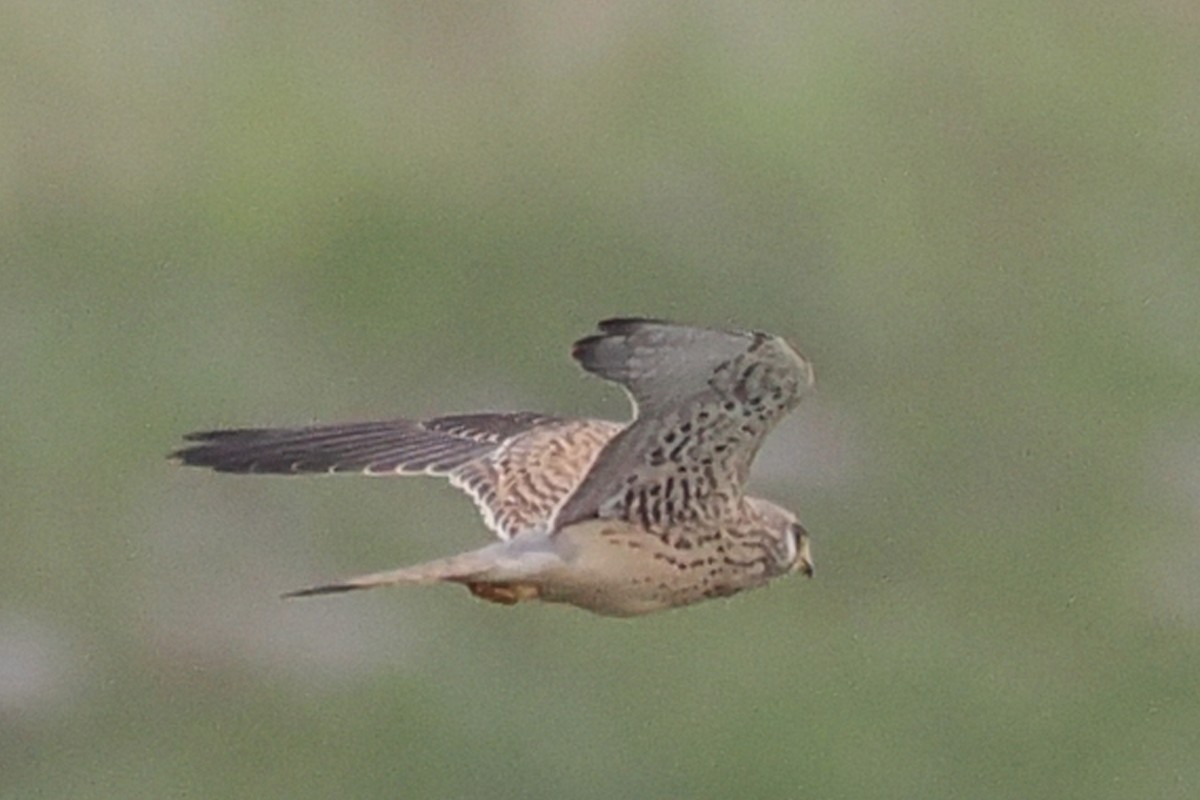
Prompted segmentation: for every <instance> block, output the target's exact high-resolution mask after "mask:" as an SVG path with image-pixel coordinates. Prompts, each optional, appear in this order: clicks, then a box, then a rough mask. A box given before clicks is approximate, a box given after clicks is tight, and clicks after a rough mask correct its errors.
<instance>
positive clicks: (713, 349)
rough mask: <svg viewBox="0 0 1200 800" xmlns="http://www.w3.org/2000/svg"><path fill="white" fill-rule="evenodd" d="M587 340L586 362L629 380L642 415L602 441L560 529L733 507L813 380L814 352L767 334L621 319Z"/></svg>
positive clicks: (679, 518) (706, 515) (559, 518)
mask: <svg viewBox="0 0 1200 800" xmlns="http://www.w3.org/2000/svg"><path fill="white" fill-rule="evenodd" d="M600 331H601V332H600V333H599V334H596V335H593V336H588V337H586V338H584V339H581V340H579V341H578V342H577V343H576V344H575V347H574V348H573V350H572V354H573V355H574V356H575V358H577V359H578V360H579V362H580V364H581V365H582V366H583V368H584V369H586V370H587V371H589V372H592V373H595V374H597V375H599V376H601V377H603V378H605V379H607V380H611V381H614V382H616V383H619V384H621V385H622V386H624V387H625V389H626V390H627V391H628V393H629V395H630V397H631V398H632V400H633V402H634V406H635V409H634V410H635V417H634V420H633V421H632V422H631V423H630V424H629V426H628V427H626V428H625V429H624V430H622V431H621V432H620V433H619V434H617V435H616V436H615V437H613V439H612V440H611V441H610V442H609V443H608V444H607V445H606V446H605V448H604V449H603V450H602V451H601V453H600V454H599V456H597V458H596V461H595V463H594V464H593V465H592V468H591V470H590V471H589V472H588V474H587V476H586V477H585V478H584V480H583V482H582V483H581V484H580V486H579V488H578V489H576V490H575V491H574V492H573V493H572V494H571V496H570V497H568V498H567V499H566V501H565V502H564V503H563V505H562V507H561V508H559V510H558V512H557V513H556V515H555V518H554V521H553V528H554V529H555V530H561V529H562V528H563V527H565V526H567V525H570V524H572V523H574V522H578V521H580V520H584V519H589V518H593V517H602V518H611V517H617V518H623V519H627V520H629V521H633V522H638V523H640V524H642V525H644V526H646V527H649V528H656V527H663V526H667V525H670V524H673V523H677V522H685V521H689V520H698V519H717V518H721V517H723V516H727V515H729V514H732V513H736V509H737V507H738V505H739V504H740V502H741V498H742V486H743V483H744V482H745V480H746V477H747V474H748V472H749V469H750V464H751V462H752V461H753V460H754V456H755V454H756V453H757V452H758V449H759V447H760V446H761V445H762V442H763V440H764V439H765V437H766V436H767V434H768V433H769V432H770V431H771V429H772V428H774V427H775V425H776V424H777V423H778V422H779V420H780V419H782V418H783V416H784V415H785V414H787V412H789V411H790V410H791V409H793V408H795V406H796V405H797V404H798V403H799V401H800V398H801V396H802V394H803V393H804V391H805V390H806V389H807V388H808V387H809V386H810V385H811V384H812V381H813V373H812V368H811V366H810V365H809V363H808V361H807V360H805V359H804V357H803V356H801V355H800V353H799V352H798V351H797V350H796V349H795V348H794V347H793V346H792V345H790V344H789V343H788V342H786V341H785V340H783V339H782V338H779V337H777V336H771V335H769V334H765V333H759V332H752V331H737V330H730V331H726V330H719V329H712V328H695V327H690V326H684V325H674V324H671V323H668V322H663V321H659V320H640V319H618V320H607V321H605V322H602V323H600Z"/></svg>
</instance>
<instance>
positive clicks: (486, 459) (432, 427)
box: [171, 412, 620, 539]
mask: <svg viewBox="0 0 1200 800" xmlns="http://www.w3.org/2000/svg"><path fill="white" fill-rule="evenodd" d="M619 427H620V426H619V425H616V424H615V423H609V422H602V421H599V420H571V419H563V418H561V417H551V416H546V415H543V414H535V413H530V412H518V413H511V414H468V415H460V416H449V417H438V418H435V419H429V420H423V421H418V420H409V419H394V420H388V421H384V422H356V423H348V424H342V425H318V426H312V427H305V428H239V429H233V430H218V431H205V432H200V433H191V434H188V435H187V436H186V437H185V438H186V439H188V440H189V441H190V442H192V444H190V445H188V446H186V447H184V448H181V449H180V450H177V451H175V452H174V453H172V454H171V457H172V458H174V459H176V460H177V461H179V462H180V463H182V464H185V465H188V466H195V467H209V468H211V469H214V470H217V471H218V472H236V473H259V474H282V475H297V474H306V473H308V474H311V473H358V474H364V475H440V476H445V477H447V478H449V479H450V483H451V484H452V485H454V486H456V487H458V488H460V489H462V490H463V491H465V492H467V494H469V495H470V496H471V498H472V499H473V500H474V501H475V504H476V506H477V507H478V508H479V511H480V513H481V514H482V515H483V518H484V521H485V522H486V523H487V524H488V526H489V527H490V528H492V530H493V531H495V532H496V534H497V535H498V536H500V537H501V538H504V539H508V538H511V537H513V536H516V535H517V534H519V533H521V532H523V531H525V530H527V529H529V528H532V527H536V526H538V525H545V524H546V523H547V522H548V521H549V518H550V516H551V514H552V513H553V511H554V509H555V508H556V507H557V506H558V504H559V503H560V502H561V501H562V499H563V498H564V497H565V496H566V495H567V494H568V493H569V492H570V491H571V490H572V489H573V488H574V487H575V486H576V485H578V483H579V481H580V480H581V479H582V477H583V474H584V472H585V471H586V469H587V467H588V466H589V465H590V464H591V462H592V460H593V459H594V458H595V456H596V454H597V453H598V452H599V451H600V448H601V447H602V446H603V445H604V443H605V442H607V441H608V439H609V438H610V437H611V436H612V435H613V433H615V432H616V431H617V430H618V429H619ZM556 442H558V443H560V450H559V451H554V447H555V443H556ZM562 443H566V444H565V445H564V444H562ZM568 445H569V446H568ZM556 456H557V457H556Z"/></svg>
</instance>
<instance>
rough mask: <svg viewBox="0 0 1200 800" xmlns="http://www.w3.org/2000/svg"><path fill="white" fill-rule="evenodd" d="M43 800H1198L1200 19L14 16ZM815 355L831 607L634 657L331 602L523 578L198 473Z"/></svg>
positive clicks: (11, 64)
mask: <svg viewBox="0 0 1200 800" xmlns="http://www.w3.org/2000/svg"><path fill="white" fill-rule="evenodd" d="M0 64H3V67H4V68H3V70H2V71H0V108H2V109H3V113H2V114H0V208H2V209H3V213H2V214H0V243H2V247H0V370H2V373H3V379H2V381H0V430H2V432H3V439H2V441H3V448H2V449H0V469H2V471H3V472H2V474H3V489H2V493H0V536H2V539H0V542H2V544H0V797H2V798H5V799H7V798H29V797H47V798H66V797H70V798H74V799H75V800H88V799H89V798H165V797H184V796H186V797H197V798H199V797H211V798H227V797H237V798H242V797H245V798H274V797H279V798H284V797H286V798H289V800H300V799H302V798H328V797H356V798H365V797H381V798H383V797H388V798H392V797H484V796H486V797H491V798H503V797H514V798H541V797H545V798H576V797H579V798H593V797H594V798H613V797H721V798H726V797H820V798H873V797H878V798H896V797H927V798H934V797H946V798H950V797H954V798H962V797H970V798H993V797H994V798H1014V797H1021V798H1056V799H1057V798H1065V797H1087V798H1132V797H1154V798H1194V797H1197V796H1200V757H1198V755H1197V754H1200V692H1198V691H1197V677H1198V675H1200V673H1198V672H1197V665H1198V664H1200V580H1198V578H1197V575H1198V574H1200V573H1198V570H1200V80H1198V79H1197V76H1198V75H1200V11H1198V10H1197V6H1195V5H1194V4H1191V3H1187V2H1171V1H1170V0H1145V1H1144V2H1132V3H1131V2H1115V0H1101V1H1100V2H1097V3H1092V4H1088V5H1081V4H1078V3H1066V2H1048V3H1001V2H983V3H951V2H946V1H945V0H942V1H941V2H935V1H930V2H919V1H918V2H913V3H901V4H881V3H856V2H849V3H847V2H824V3H793V4H788V3H776V2H762V3H744V4H733V3H730V4H716V3H703V4H674V5H667V4H633V3H628V4H623V3H569V2H559V3H553V2H552V3H465V4H460V3H444V4H443V3H433V2H428V3H378V2H365V3H359V2H351V3H299V4H254V3H243V2H238V0H227V1H226V2H216V1H215V0H208V1H207V2H204V1H203V0H202V1H201V2H192V3H158V4H155V3H150V4H147V3H118V2H111V0H110V2H97V3H90V4H66V5H64V4H61V3H39V2H33V1H32V0H18V1H17V2H11V3H8V4H7V5H6V6H5V7H4V9H3V10H0ZM613 314H626V315H627V314H651V315H656V316H667V317H673V318H678V319H681V320H686V321H693V322H707V323H736V324H741V325H746V326H753V327H761V328H764V329H767V330H771V331H775V332H779V333H783V334H785V335H787V336H789V337H791V338H792V339H794V340H796V341H798V342H800V343H801V344H802V346H803V347H804V349H805V350H806V352H807V354H808V355H809V356H810V357H811V358H812V359H813V360H814V361H815V363H816V365H817V372H818V378H819V390H818V392H817V395H816V396H815V398H814V399H813V400H812V401H811V402H809V403H808V404H806V405H805V406H804V407H802V409H801V411H800V412H799V414H798V415H797V416H796V418H795V419H794V420H792V421H790V422H789V423H788V424H787V425H785V426H784V428H783V429H781V430H780V432H779V434H778V435H777V437H776V438H775V439H774V440H773V441H772V442H771V445H770V446H769V448H768V450H767V451H766V452H765V453H764V455H763V458H762V459H761V461H760V464H759V467H758V469H757V472H756V475H755V486H756V489H757V490H758V491H759V492H761V493H763V494H766V495H768V496H771V497H773V498H774V499H776V500H778V501H780V502H784V503H786V504H788V505H791V506H794V507H798V508H800V509H801V510H802V516H803V518H804V520H805V522H806V524H807V525H808V527H809V529H810V530H811V531H812V533H813V535H814V537H815V554H816V558H817V577H816V578H815V579H814V580H812V581H809V582H805V581H802V580H799V579H796V580H791V581H787V582H782V583H780V584H778V585H775V586H774V587H772V588H771V589H769V590H765V591H761V592H757V593H753V594H750V595H747V596H744V597H739V598H736V599H734V600H732V601H729V602H714V603H709V604H707V605H702V606H699V607H696V608H692V609H688V610H685V611H681V612H675V613H670V614H665V615H661V616H658V617H652V618H647V619H642V620H635V621H613V620H605V619H601V618H596V617H592V616H589V615H586V614H584V613H582V612H577V611H574V610H570V609H561V608H554V607H536V606H532V607H518V608H513V609H507V608H501V607H497V606H491V605H485V604H482V603H479V602H477V601H474V600H473V599H471V598H470V597H469V596H468V595H467V594H466V593H465V592H462V591H457V590H454V589H453V588H434V589H427V590H415V591H400V590H397V591H391V592H383V591H380V592H377V593H372V594H366V595H359V596H346V597H336V598H326V599H321V600H314V601H307V602H290V603H283V602H281V601H279V600H278V595H279V593H280V592H282V591H284V590H287V589H293V588H296V587H298V586H301V585H304V584H305V583H307V582H309V581H311V580H315V579H321V578H330V577H335V576H338V575H341V574H344V573H347V572H354V571H359V570H368V569H376V568H383V567H387V566H389V565H394V564H400V563H405V562H411V561H415V560H418V559H422V558H427V557H432V556H434V555H438V554H445V553H450V552H454V551H457V550H460V549H464V548H467V547H470V546H474V545H476V544H478V543H480V542H481V541H483V539H484V531H483V528H482V526H481V524H480V523H479V522H478V521H477V519H476V518H475V515H474V513H473V511H472V509H471V508H470V506H469V504H468V503H467V502H466V501H465V500H463V499H462V498H461V497H459V496H458V495H457V494H456V493H455V492H453V491H452V490H451V489H449V488H448V487H446V486H443V485H439V484H436V483H432V482H422V481H388V480H383V479H380V480H374V481H368V480H365V479H364V480H353V479H348V478H347V479H307V480H304V479H296V480H290V479H270V478H260V479H251V478H235V477H228V476H217V475H212V474H205V473H199V472H196V473H191V472H186V471H183V470H179V469H175V468H172V467H171V466H170V465H169V464H167V463H166V462H165V461H164V459H163V456H164V454H165V453H166V451H167V450H169V449H170V448H171V447H172V446H173V445H174V444H175V443H176V442H177V440H178V436H179V435H180V434H181V433H182V432H184V431H188V430H193V429H197V428H208V427H215V426H221V425H235V424H293V423H300V422H306V421H310V420H317V419H320V420H338V419H347V418H358V417H370V416H387V415H394V414H411V415H421V414H428V413H435V412H448V411H468V410H474V409H482V408H523V407H529V408H535V409H542V410H550V411H558V412H566V413H581V414H584V413H586V414H597V415H622V414H624V413H625V407H624V402H623V400H622V399H621V397H620V394H619V393H618V392H616V391H615V390H613V389H612V388H611V387H607V386H604V385H602V384H601V383H600V382H599V381H596V380H594V379H590V378H586V377H582V376H581V375H580V374H579V373H578V371H577V370H576V368H575V367H574V366H573V365H572V364H571V363H570V362H569V360H568V358H567V357H566V348H567V345H568V344H569V342H570V341H571V340H572V339H573V338H574V337H576V336H579V335H581V334H584V333H587V332H588V331H589V329H590V327H591V325H592V323H593V322H594V321H595V320H597V319H599V318H601V317H604V316H609V315H613Z"/></svg>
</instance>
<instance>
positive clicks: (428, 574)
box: [283, 548, 495, 598]
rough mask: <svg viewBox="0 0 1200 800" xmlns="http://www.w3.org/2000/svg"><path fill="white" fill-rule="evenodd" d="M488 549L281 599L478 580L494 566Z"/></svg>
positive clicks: (289, 593) (380, 573)
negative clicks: (387, 587) (378, 587)
mask: <svg viewBox="0 0 1200 800" xmlns="http://www.w3.org/2000/svg"><path fill="white" fill-rule="evenodd" d="M487 549H488V548H484V549H483V550H475V551H473V552H470V553H462V554H461V555H456V556H450V557H448V558H439V559H435V560H433V561H426V562H425V563H423V564H414V565H413V566H410V567H401V568H399V569H393V570H386V571H384V572H371V573H368V574H366V575H356V576H354V577H352V578H346V579H345V580H341V581H336V582H334V583H325V584H320V585H318V586H310V587H308V588H306V589H297V590H296V591H292V592H287V593H285V594H284V595H283V597H285V598H291V597H312V596H314V595H320V594H338V593H340V592H352V591H355V590H357V589H373V588H375V587H376V586H392V585H394V584H399V583H407V584H416V585H419V584H431V583H439V582H442V581H449V582H453V583H466V582H469V581H471V580H474V579H476V578H479V577H481V576H482V575H483V574H485V573H487V572H488V570H490V569H491V568H492V567H493V566H495V562H494V560H493V559H491V558H489V557H488V556H487V555H485V553H486V551H487Z"/></svg>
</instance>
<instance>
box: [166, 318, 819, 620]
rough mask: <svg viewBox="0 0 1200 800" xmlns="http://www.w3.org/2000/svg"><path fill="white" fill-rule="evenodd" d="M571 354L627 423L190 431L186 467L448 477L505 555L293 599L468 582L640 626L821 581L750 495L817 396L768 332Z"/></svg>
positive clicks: (694, 331) (607, 341)
mask: <svg viewBox="0 0 1200 800" xmlns="http://www.w3.org/2000/svg"><path fill="white" fill-rule="evenodd" d="M599 328H600V332H599V333H597V334H595V335H592V336H588V337H585V338H583V339H580V340H579V341H578V342H576V343H575V346H574V348H573V349H572V351H571V353H572V355H573V356H574V357H575V359H576V360H578V361H579V363H580V364H581V365H582V366H583V368H584V369H585V370H587V371H588V372H592V373H595V374H596V375H599V376H600V377H602V378H604V379H606V380H610V381H614V382H616V383H619V384H621V385H622V386H623V387H624V388H625V390H626V391H627V392H628V394H629V396H630V398H631V400H632V402H633V407H634V408H633V411H634V417H633V419H632V420H631V421H630V422H629V423H627V424H620V423H616V422H608V421H605V420H597V419H570V418H565V417H555V416H548V415H544V414H536V413H530V412H518V413H493V414H468V415H463V416H451V417H438V418H436V419H429V420H424V421H414V420H407V419H396V420H388V421H385V422H360V423H350V424H345V425H327V426H316V427H305V428H243V429H236V430H218V431H208V432H203V433H192V434H188V436H187V437H186V438H187V439H188V440H190V441H191V442H193V444H191V445H188V446H186V447H184V448H183V449H181V450H179V451H177V452H175V453H174V454H173V457H174V458H176V459H178V460H179V461H180V462H182V463H183V464H187V465H191V466H200V467H211V468H212V469H215V470H218V471H220V472H239V473H276V474H296V473H313V472H317V473H336V472H357V473H363V474H367V475H441V476H445V477H447V478H449V479H450V483H451V484H453V485H454V486H457V487H458V488H460V489H462V490H464V491H465V492H467V494H469V495H470V496H471V497H472V499H473V500H474V501H475V504H476V506H478V508H479V511H480V513H482V515H483V518H484V521H485V522H486V523H487V525H488V527H490V528H491V529H492V530H493V531H495V533H496V534H497V535H498V536H499V538H500V541H499V542H497V543H494V544H492V545H489V546H487V547H484V548H481V549H479V550H473V551H470V552H466V553H462V554H460V555H455V556H450V557H448V558H442V559H437V560H435V561H429V562H426V563H424V564H417V565H415V566H411V567H403V568H401V569H397V570H392V571H389V572H377V573H373V574H370V575H361V576H358V577H354V578H349V579H347V580H344V581H339V582H337V583H330V584H325V585H321V586H315V587H313V588H310V589H302V590H300V591H297V592H292V593H291V594H290V595H289V596H302V595H314V594H326V593H330V592H343V591H349V590H352V589H365V588H368V587H372V586H382V585H386V584H393V583H435V582H439V581H448V582H452V583H461V584H464V585H465V586H466V587H467V588H468V589H470V590H471V592H472V593H473V594H475V595H476V596H478V597H482V598H484V599H486V600H491V601H494V602H498V603H506V604H511V603H516V602H518V601H520V600H530V599H537V600H544V601H548V602H553V603H570V604H572V605H575V606H579V607H581V608H585V609H588V610H589V611H594V612H597V613H600V614H609V615H614V616H633V615H636V614H646V613H649V612H651V611H659V610H662V609H667V608H673V607H676V606H684V605H688V604H690V603H695V602H698V601H700V600H703V599H705V598H709V597H724V596H727V595H731V594H734V593H736V592H740V591H743V590H745V589H752V588H755V587H758V586H762V585H764V584H766V583H767V582H768V581H770V580H772V579H773V578H776V577H779V576H781V575H785V574H787V573H790V572H796V571H799V572H803V573H804V574H806V575H811V574H812V563H813V562H812V558H811V556H810V554H809V544H808V535H807V533H806V532H805V530H804V528H803V527H802V526H801V525H800V523H799V522H798V521H797V520H796V517H795V515H794V514H792V513H791V512H789V511H787V510H786V509H783V508H781V507H779V506H777V505H775V504H774V503H771V502H769V501H767V500H762V499H759V498H756V497H747V496H746V495H744V494H743V491H742V487H743V484H744V482H745V480H746V476H747V474H748V472H749V470H750V464H751V462H752V461H753V459H754V456H755V453H757V452H758V449H759V447H760V446H761V444H762V442H763V439H764V438H765V437H766V435H767V433H768V432H769V431H770V430H771V429H772V428H773V427H774V426H775V424H776V423H777V422H779V420H780V419H781V418H782V417H783V416H784V415H785V414H786V413H787V412H788V411H790V410H791V409H793V408H794V407H795V406H796V405H797V404H798V403H799V401H800V397H801V395H802V394H803V392H804V391H805V390H806V389H807V388H808V387H810V386H811V385H812V382H813V373H812V368H811V366H810V365H809V363H808V361H806V360H805V358H804V357H803V356H801V355H800V353H799V352H798V351H797V350H796V349H795V348H794V347H793V346H791V345H790V344H788V343H787V342H786V341H784V340H783V339H781V338H779V337H777V336H771V335H768V334H765V333H758V332H749V331H736V330H716V329H710V328H696V327H689V326H684V325H675V324H672V323H669V322H664V321H659V320H650V319H610V320H606V321H604V322H601V323H600V325H599Z"/></svg>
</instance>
